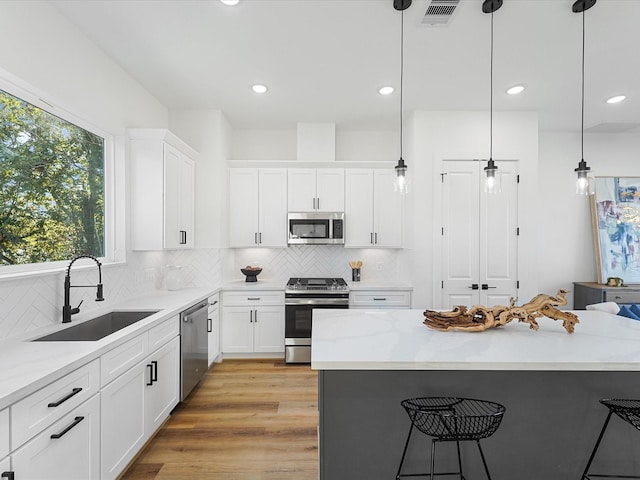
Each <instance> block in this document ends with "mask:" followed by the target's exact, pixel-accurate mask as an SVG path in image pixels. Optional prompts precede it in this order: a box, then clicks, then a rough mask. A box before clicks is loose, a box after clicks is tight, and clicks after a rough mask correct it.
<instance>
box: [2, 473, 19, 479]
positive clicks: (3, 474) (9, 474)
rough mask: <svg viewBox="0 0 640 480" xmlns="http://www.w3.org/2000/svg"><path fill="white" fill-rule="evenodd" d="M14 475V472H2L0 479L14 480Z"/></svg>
mask: <svg viewBox="0 0 640 480" xmlns="http://www.w3.org/2000/svg"><path fill="white" fill-rule="evenodd" d="M15 476H16V474H15V473H14V472H2V474H1V475H0V478H6V479H7V480H14V479H15Z"/></svg>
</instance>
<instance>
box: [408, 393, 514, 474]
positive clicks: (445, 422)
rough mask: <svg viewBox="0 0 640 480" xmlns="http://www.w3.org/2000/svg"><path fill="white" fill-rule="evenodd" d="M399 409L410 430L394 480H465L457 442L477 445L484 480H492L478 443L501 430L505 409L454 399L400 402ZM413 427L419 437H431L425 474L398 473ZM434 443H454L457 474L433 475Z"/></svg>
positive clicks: (468, 399)
mask: <svg viewBox="0 0 640 480" xmlns="http://www.w3.org/2000/svg"><path fill="white" fill-rule="evenodd" d="M401 405H402V406H403V407H404V409H405V410H406V412H407V414H408V415H409V418H410V419H411V426H410V427H409V434H408V435H407V441H406V442H405V445H404V450H403V452H402V458H401V459H400V466H399V467H398V474H397V475H396V480H398V479H400V478H401V477H426V476H430V478H431V480H433V477H434V476H436V475H459V476H460V479H461V480H465V477H464V475H463V474H462V460H461V458H460V442H463V441H475V442H476V444H477V445H478V450H479V452H480V457H481V458H482V464H483V465H484V470H485V472H486V473H487V478H489V480H491V475H490V474H489V468H488V467H487V462H486V460H485V458H484V453H483V452H482V447H481V446H480V440H481V439H483V438H487V437H490V436H491V435H493V434H494V433H495V432H496V430H497V429H498V427H499V426H500V422H501V421H502V416H503V415H504V412H505V408H504V407H503V406H502V405H500V404H498V403H495V402H488V401H485V400H474V399H470V398H455V397H423V398H411V399H407V400H403V401H402V402H401ZM414 427H415V428H417V429H418V430H420V431H421V432H422V433H424V434H426V435H428V436H430V437H433V438H432V439H431V470H430V471H429V472H427V473H409V474H403V473H401V471H402V464H403V463H404V459H405V455H406V453H407V447H408V446H409V441H410V440H411V433H412V432H413V429H414ZM436 442H456V448H457V451H458V471H457V472H446V473H444V472H443V473H435V472H434V466H435V454H436Z"/></svg>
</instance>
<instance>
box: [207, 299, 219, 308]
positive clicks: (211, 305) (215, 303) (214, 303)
mask: <svg viewBox="0 0 640 480" xmlns="http://www.w3.org/2000/svg"><path fill="white" fill-rule="evenodd" d="M217 304H218V300H214V301H213V303H210V304H209V306H210V307H213V306H214V305H217Z"/></svg>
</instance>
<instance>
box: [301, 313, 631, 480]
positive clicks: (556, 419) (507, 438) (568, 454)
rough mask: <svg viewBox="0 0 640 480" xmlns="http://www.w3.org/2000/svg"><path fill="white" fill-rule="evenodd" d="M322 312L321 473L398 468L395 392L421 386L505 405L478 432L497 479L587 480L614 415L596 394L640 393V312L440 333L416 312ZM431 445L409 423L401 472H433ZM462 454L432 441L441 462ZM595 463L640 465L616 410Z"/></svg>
mask: <svg viewBox="0 0 640 480" xmlns="http://www.w3.org/2000/svg"><path fill="white" fill-rule="evenodd" d="M325 312H326V313H325ZM317 313H318V311H316V312H314V325H313V329H314V332H313V352H312V367H313V368H315V369H317V370H318V371H319V372H318V375H319V399H318V406H319V412H320V432H319V435H320V436H319V455H320V479H321V480H342V479H345V480H346V479H354V478H356V479H364V478H366V479H367V480H377V479H380V480H382V479H385V480H386V479H393V478H395V476H396V473H397V469H398V464H399V462H400V457H401V455H402V449H403V447H404V442H405V440H406V436H407V433H408V430H409V427H410V421H409V417H408V416H407V414H406V413H405V411H404V409H403V408H402V407H401V406H400V402H401V401H402V400H403V399H405V398H412V397H422V396H460V397H468V398H479V399H485V400H491V401H495V402H498V403H501V404H503V405H504V406H505V407H506V413H505V416H504V419H503V421H502V424H501V426H500V428H499V429H498V431H497V432H496V433H495V434H494V435H493V436H492V437H490V438H488V439H485V440H483V441H482V448H483V450H484V452H485V455H486V458H487V462H488V466H489V469H490V472H491V475H492V478H493V479H494V480H500V479H503V480H507V479H508V480H529V479H531V480H534V479H535V480H570V479H575V480H580V479H581V474H582V472H583V470H584V468H585V465H586V462H587V460H588V458H589V454H590V453H591V450H592V448H593V446H594V444H595V441H596V439H597V436H598V434H599V432H600V429H601V427H602V423H603V422H604V419H605V418H606V415H607V413H608V410H607V408H606V407H604V406H603V405H601V404H600V403H599V400H600V399H602V398H616V397H618V398H638V399H640V322H633V321H632V320H628V319H623V318H621V317H616V316H613V315H609V314H600V313H595V312H582V311H577V312H575V313H577V314H578V316H579V317H580V320H581V323H580V324H578V326H577V328H576V333H575V334H573V335H569V334H567V333H566V332H564V329H562V327H561V325H557V326H556V325H554V323H553V321H551V320H550V321H549V322H545V321H544V319H542V320H541V321H540V324H541V327H540V331H538V332H532V331H529V330H528V328H527V327H526V326H525V325H517V324H516V325H513V326H507V327H506V328H502V329H498V330H496V331H495V332H494V331H491V332H483V333H467V332H446V333H445V332H435V331H432V330H429V329H427V327H425V326H423V325H422V324H421V315H422V313H421V311H416V310H413V311H404V312H400V311H393V312H384V313H380V312H356V311H354V310H352V311H346V312H341V313H335V312H329V311H326V310H324V311H320V313H319V314H318V315H317ZM513 327H515V328H513ZM394 367H395V368H394ZM438 367H441V368H438ZM430 448H431V439H430V438H429V437H427V436H425V435H423V434H421V433H419V432H417V431H414V433H413V436H412V440H411V445H410V448H409V450H408V453H407V459H406V460H405V465H404V466H403V473H404V474H407V473H422V472H427V471H428V470H429V455H430ZM461 449H462V460H463V470H464V473H465V476H466V478H467V479H468V480H474V479H485V478H486V475H485V473H484V469H483V467H482V462H481V459H480V456H479V454H478V450H477V448H476V446H475V445H474V444H473V442H463V443H462V444H461ZM456 461H457V460H456V455H455V444H453V443H448V442H447V443H438V444H437V447H436V472H441V471H448V472H451V471H455V470H456ZM591 472H593V473H614V474H625V475H640V432H638V431H637V430H635V429H634V428H633V427H631V426H630V425H628V424H627V423H625V422H623V421H622V420H620V419H618V418H617V417H615V416H614V417H613V418H612V420H611V423H610V424H609V428H608V430H607V433H606V435H605V437H604V440H603V444H602V445H601V447H600V450H599V452H598V455H597V456H596V459H595V461H594V463H593V466H592V468H591ZM438 478H455V477H438Z"/></svg>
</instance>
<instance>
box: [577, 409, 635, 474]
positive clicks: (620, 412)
mask: <svg viewBox="0 0 640 480" xmlns="http://www.w3.org/2000/svg"><path fill="white" fill-rule="evenodd" d="M600 403H602V404H603V405H604V406H605V407H607V408H608V409H609V414H608V415H607V418H606V419H605V421H604V425H602V430H600V435H599V436H598V440H597V441H596V444H595V446H594V447H593V451H592V452H591V456H590V457H589V461H588V462H587V466H586V467H585V469H584V473H583V474H582V477H580V479H581V480H585V479H586V480H590V479H591V478H596V477H598V478H602V477H604V478H640V476H637V475H605V474H596V473H589V468H590V467H591V462H593V457H595V456H596V452H597V451H598V447H599V446H600V442H601V441H602V437H603V436H604V432H605V430H606V429H607V426H608V425H609V420H611V415H612V414H614V413H615V414H616V415H617V416H618V417H620V418H621V419H622V420H624V421H625V422H627V423H630V424H631V425H633V426H634V427H635V428H636V429H638V430H640V400H625V399H604V400H600Z"/></svg>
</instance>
